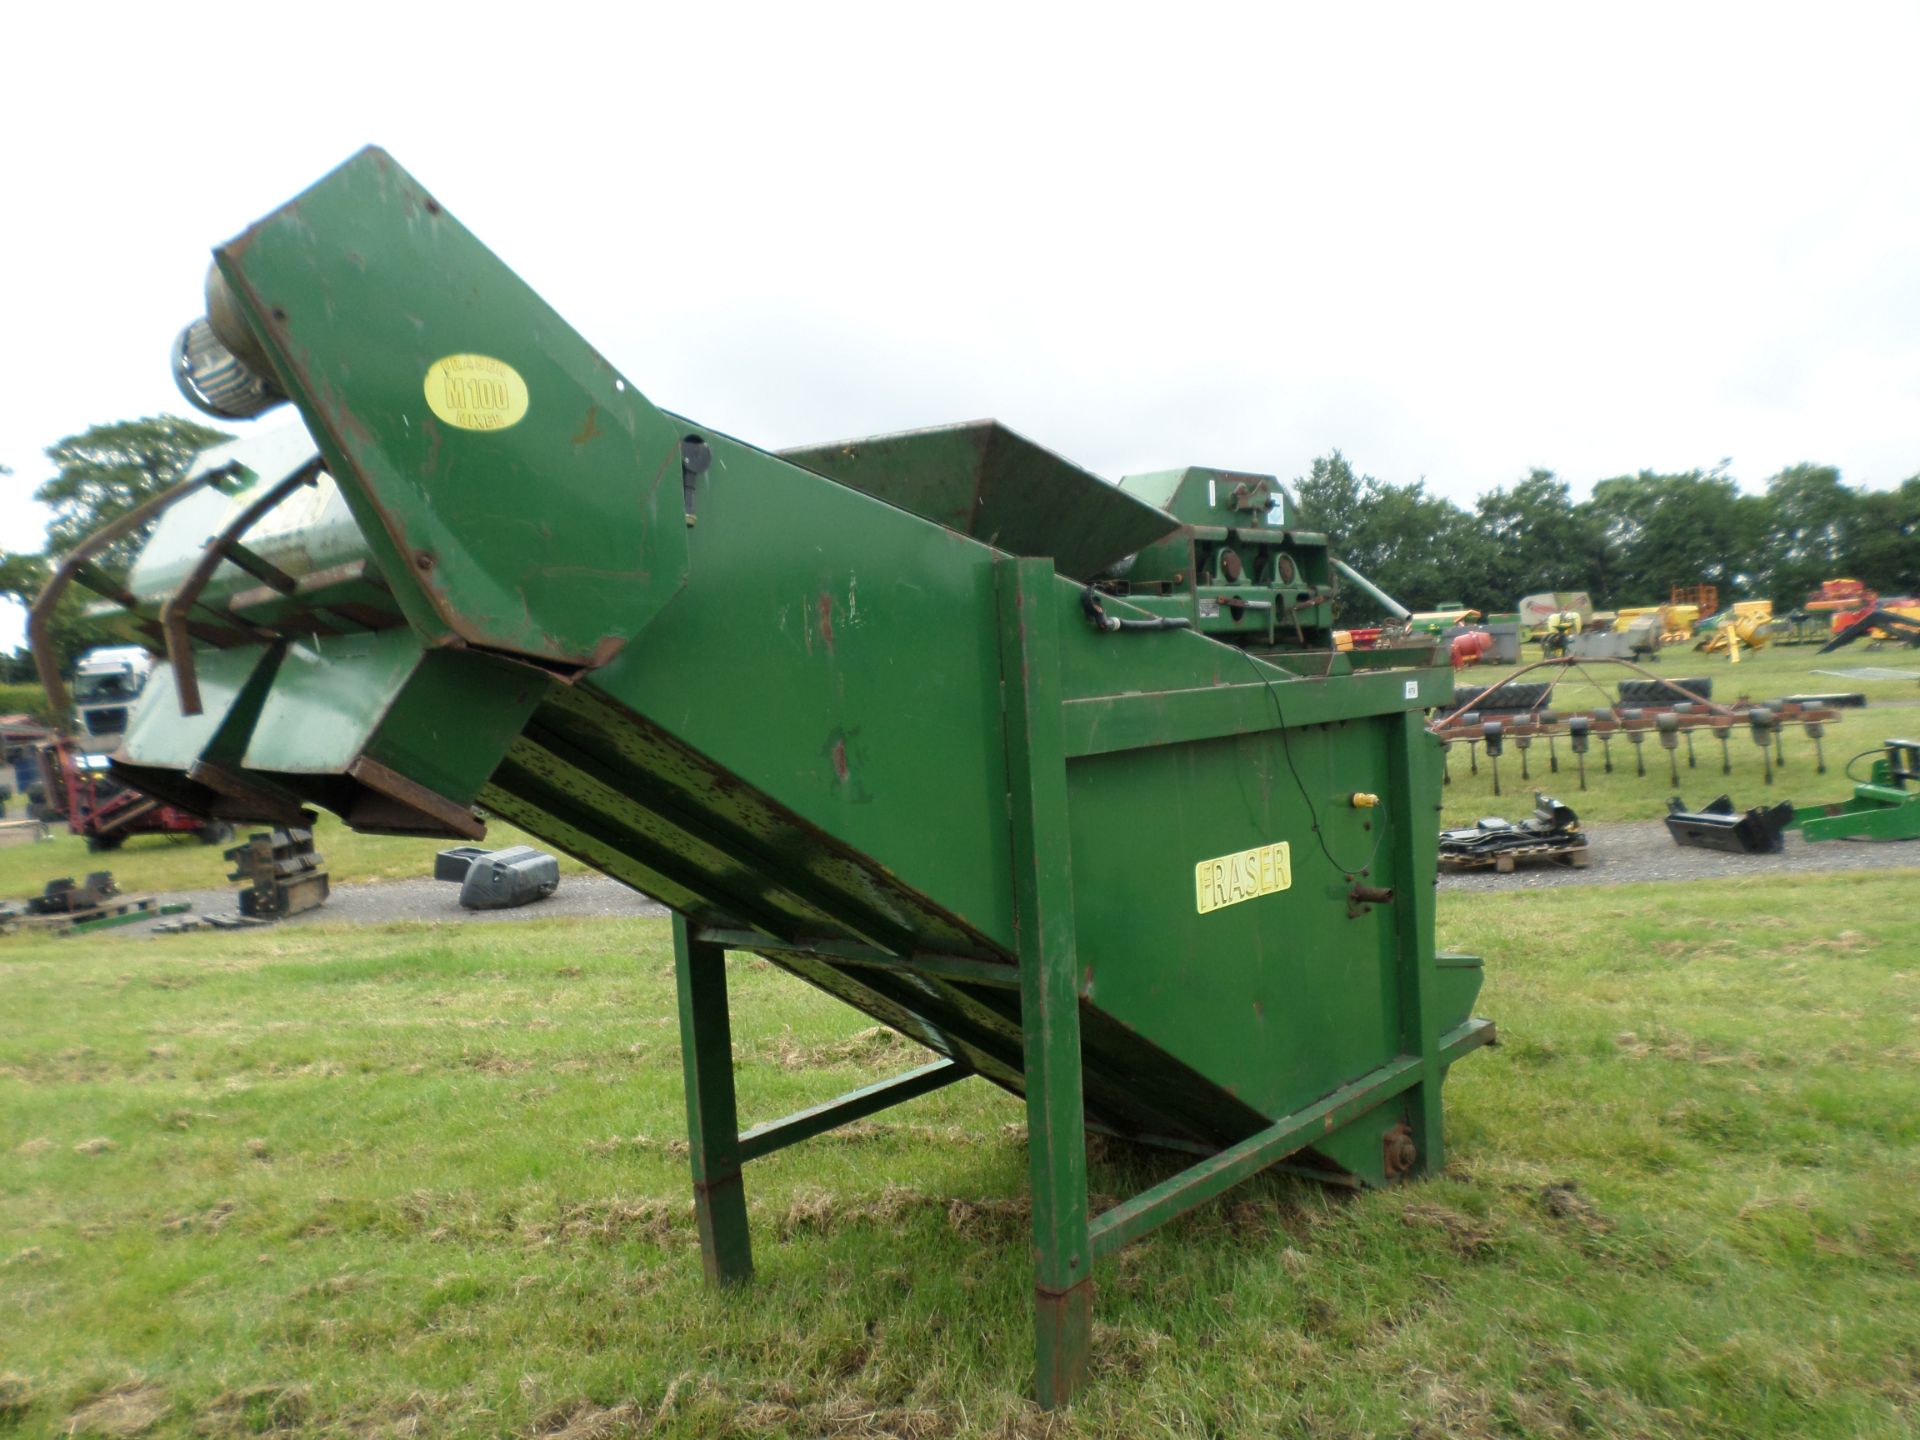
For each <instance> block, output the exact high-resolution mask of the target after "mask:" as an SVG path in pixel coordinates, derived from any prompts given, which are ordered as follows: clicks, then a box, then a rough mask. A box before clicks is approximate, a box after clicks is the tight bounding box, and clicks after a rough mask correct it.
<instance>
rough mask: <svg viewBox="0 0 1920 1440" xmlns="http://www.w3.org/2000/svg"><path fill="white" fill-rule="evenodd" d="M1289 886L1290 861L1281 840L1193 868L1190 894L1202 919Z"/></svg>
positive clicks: (1288, 853)
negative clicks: (1191, 891) (1212, 913)
mask: <svg viewBox="0 0 1920 1440" xmlns="http://www.w3.org/2000/svg"><path fill="white" fill-rule="evenodd" d="M1292 884H1293V861H1292V859H1291V858H1290V852H1289V850H1288V848H1287V842H1286V841H1284V840H1282V841H1281V842H1280V843H1279V844H1277V845H1256V846H1255V847H1254V848H1253V849H1251V850H1237V851H1235V852H1234V853H1233V854H1231V855H1222V856H1221V857H1220V858H1219V859H1218V860H1202V861H1201V862H1200V863H1199V864H1198V865H1196V866H1194V867H1193V893H1194V898H1195V900H1196V902H1197V904H1198V908H1199V911H1200V913H1201V914H1202V915H1205V914H1207V913H1208V912H1210V911H1213V910H1222V909H1225V908H1226V907H1227V906H1229V905H1238V904H1239V903H1240V902H1241V901H1242V900H1258V899H1259V898H1260V897H1261V896H1262V895H1273V894H1276V893H1278V892H1279V891H1281V890H1285V889H1287V888H1288V887H1290V886H1291V885H1292Z"/></svg>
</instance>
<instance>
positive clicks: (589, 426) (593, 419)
mask: <svg viewBox="0 0 1920 1440" xmlns="http://www.w3.org/2000/svg"><path fill="white" fill-rule="evenodd" d="M599 438H600V407H599V406H598V405H589V406H587V418H586V419H585V420H583V421H581V422H580V428H579V429H578V430H576V431H574V432H573V443H574V444H576V445H584V444H586V443H587V442H588V441H589V440H598V439H599Z"/></svg>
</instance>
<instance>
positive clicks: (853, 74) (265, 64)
mask: <svg viewBox="0 0 1920 1440" xmlns="http://www.w3.org/2000/svg"><path fill="white" fill-rule="evenodd" d="M223 16H231V17H232V19H231V21H230V22H223V19H222V17H223ZM1916 53H1920V7H1916V6H1914V5H1912V4H1902V5H1848V4H1825V5H1819V6H1813V5H1805V4H1801V5H1778V6H1771V5H1757V4H1740V5H1726V6H1709V5H1681V4H1671V3H1668V4H1658V5H1648V6H1636V5H1626V4H1613V5H1607V6H1581V7H1573V6H1559V5H1541V4H1528V5H1513V6H1506V5H1500V6H1492V5H1487V6H1473V5H1446V6H1441V5H1430V4H1429V5H1419V6H1406V7H1402V6H1363V5H1354V6H1329V5H1324V4H1320V5H1314V6H1311V7H1306V6H1302V7H1297V8H1296V7H1294V6H1290V5H1284V4H1269V5H1263V6H1249V7H1245V8H1226V9H1221V8H1216V7H1209V6H1205V5H1198V4H1184V5H1178V6H1167V5H1151V6H1149V5H1140V6H1124V5H1115V4H1111V3H1109V4H1105V5H1099V6H1088V7H1085V8H1078V7H1076V8H1075V9H1073V10H1066V9H1058V10H1056V9H1054V8H1053V7H1049V6H1047V5H1044V4H1039V3H1031V4H1026V5H1020V6H1015V7H1010V8H1006V9H1000V8H997V7H994V6H990V5H983V4H964V5H945V6H939V7H934V6H923V5H914V4H906V3H893V4H888V5H880V6H873V7H861V8H860V9H858V10H856V9H852V8H844V7H836V6H833V5H831V4H824V3H816V4H805V5H796V4H787V5H779V6H771V7H766V8H764V9H762V8H752V9H749V8H746V7H733V6H728V5H725V4H717V3H716V4H706V5H699V6H674V7H671V8H670V9H668V8H666V7H663V8H662V9H661V10H660V11H658V12H656V11H655V10H654V9H653V7H649V6H645V5H632V4H628V5H620V6H608V7H605V8H604V9H601V8H596V7H576V6H571V5H566V4H559V3H551V0H549V3H543V4H538V5H524V4H517V5H513V6H502V7H497V8H496V7H492V6H489V5H486V4H483V3H477V0H463V3H459V4H453V5H447V4H437V5H423V6H417V7H416V6H407V5H405V4H403V3H401V0H388V3H386V4H382V5H377V6H359V5H353V4H332V3H329V4H325V5H318V6H315V5H301V6H295V5H274V6H240V7H227V8H225V9H224V10H223V9H220V8H218V7H216V8H214V9H207V8H204V7H201V8H195V9H193V10H185V9H180V8H179V7H173V6H163V5H152V4H145V5H140V6H137V7H125V8H124V9H123V8H120V7H116V6H113V5H102V4H92V5H86V6H77V5H74V6H52V5H44V6H43V5H32V6H28V5H14V6H9V7H6V12H5V15H4V18H0V236H4V245H5V252H6V258H7V263H6V265H5V267H4V271H0V274H4V279H0V286H4V290H3V291H0V293H4V295H5V309H4V318H5V325H4V344H0V464H4V465H8V466H11V467H12V469H13V471H14V474H13V476H12V477H11V478H0V546H5V547H8V548H16V549H19V548H36V547H37V546H38V544H39V543H40V540H41V538H42V537H41V517H40V516H39V514H38V513H37V507H35V506H34V505H33V504H32V502H31V499H30V495H31V492H32V490H33V489H34V487H35V486H36V485H37V484H39V483H40V482H41V481H42V480H44V479H45V478H46V475H47V469H46V465H45V460H44V456H43V454H42V452H43V451H44V449H45V447H46V446H48V445H49V444H51V443H53V442H54V441H56V440H58V439H60V438H61V437H62V436H65V435H69V434H72V433H74V432H76V431H79V430H82V429H84V428H85V427H86V426H88V425H89V424H92V423H95V422H99V421H106V420H114V419H121V418H125V417H130V416H135V415H143V414H151V413H155V412H158V411H162V410H172V411H175V412H185V411H186V407H185V405H184V403H183V402H182V401H180V399H179V398H178V396H177V394H176V392H175V391H174V389H173V387H172V384H171V381H170V379H169V377H168V374H167V363H166V361H167V348H168V345H169V343H170V341H171V340H172V338H173V334H174V332H175V331H176V330H177V329H178V328H179V327H180V326H181V325H182V324H183V323H185V322H186V321H187V320H189V319H191V318H192V317H193V316H194V315H196V314H198V313H199V311H200V284H201V280H202V276H203V273H204V270H205V265H206V260H207V252H208V250H209V248H210V247H211V246H212V245H214V244H215V243H217V242H219V241H221V240H223V239H225V238H227V237H229V236H231V235H233V234H235V233H236V232H238V231H239V230H241V229H242V228H244V227H245V226H246V225H247V224H248V223H250V222H251V221H252V220H254V219H256V218H257V217H259V216H260V215H262V214H264V213H265V212H266V211H268V210H269V209H271V208H273V207H274V206H275V205H277V204H279V203H280V202H282V201H284V200H286V199H288V198H290V197H291V196H292V195H294V194H295V193H296V192H298V191H299V190H301V189H302V188H304V187H305V186H306V185H308V184H310V183H312V182H313V181H314V180H316V179H317V178H319V176H320V175H321V174H323V173H324V172H325V171H326V170H328V169H330V168H331V167H332V166H333V165H335V164H337V163H338V162H339V161H341V160H343V159H344V158H346V157H347V156H348V155H349V154H350V153H352V152H353V151H354V150H355V149H357V148H358V147H359V146H361V145H362V144H365V143H367V142H369V141H371V142H374V143H378V144H380V145H383V146H385V147H386V148H387V149H389V150H390V151H392V153H393V154H394V156H395V157H396V158H397V159H398V160H399V161H400V162H401V164H403V165H405V166H406V167H407V168H408V169H410V170H412V171H413V173H414V174H415V175H416V176H418V177H419V178H420V179H421V180H422V181H423V182H424V183H425V184H426V185H428V186H429V187H431V188H432V190H433V191H434V193H435V194H436V196H437V197H438V198H439V199H440V200H441V201H442V202H443V203H444V204H445V205H446V206H447V207H448V208H449V209H450V210H452V211H453V212H454V213H455V214H456V215H458V216H459V217H460V219H461V220H462V221H463V222H464V223H465V224H466V225H467V226H468V227H469V228H470V229H472V230H473V231H474V232H475V233H476V234H478V235H479V236H480V238H481V239H482V240H483V241H485V242H486V243H487V244H489V245H490V246H491V247H492V248H493V249H494V250H495V251H496V252H498V253H499V254H500V255H501V256H503V257H504V258H505V260H506V261H507V263H508V264H510V265H512V266H513V267H514V268H515V269H517V270H518V271H519V272H520V273H521V274H522V275H523V276H524V277H525V278H526V279H527V280H528V281H529V282H530V283H531V284H532V285H533V286H534V287H535V288H536V289H538V290H540V291H542V292H544V293H545V295H546V296H547V298H548V299H549V300H550V301H552V302H553V304H554V305H555V306H556V307H557V308H558V309H559V310H560V311H561V313H562V314H564V315H566V316H567V317H568V318H569V319H571V320H572V321H573V323H574V324H575V325H576V326H577V327H578V328H579V329H580V330H581V332H582V333H583V334H585V335H586V337H587V338H588V339H589V340H590V341H592V342H594V343H595V344H596V345H597V346H599V348H600V349H601V350H602V351H603V352H605V353H606V354H607V355H608V356H609V357H610V358H612V359H613V361H614V362H615V363H616V364H618V365H619V366H620V367H621V368H622V369H623V371H624V372H625V373H626V375H627V376H628V377H629V379H631V380H632V381H633V382H634V383H635V384H636V385H637V386H638V387H639V388H640V389H641V390H642V391H643V392H645V393H646V394H647V395H648V396H649V398H651V399H653V400H654V401H655V402H657V403H659V404H661V405H664V406H666V407H668V408H670V409H673V410H676V411H679V412H681V413H684V414H687V415H690V416H693V417H695V418H696V419H699V420H700V421H702V422H704V423H706V424H708V425H710V426H712V427H713V428H715V429H719V430H724V431H728V432H730V433H733V434H735V435H738V436H740V437H742V438H744V439H746V440H749V441H752V442H754V443H757V444H761V445H765V446H767V447H769V448H774V447H779V446H784V445H792V444H798V443H801V442H805V441H816V440H826V439H835V438H840V437H844V436H852V435H860V434H867V433H872V432H877V431H884V430H893V429H901V428H906V427H910V426H918V425H928V424H937V423H940V422H944V421H952V420H962V419H971V418H977V417H981V416H989V415H990V416H995V417H997V418H998V419H1000V420H1002V421H1004V422H1005V423H1007V424H1009V425H1011V426H1013V427H1014V428H1015V429H1017V430H1020V431H1023V432H1024V433H1026V434H1027V435H1029V436H1031V437H1032V438H1033V439H1035V440H1038V441H1040V442H1041V443H1042V444H1045V445H1047V446H1049V447H1050V448H1052V449H1055V450H1057V451H1059V452H1061V453H1062V454H1064V455H1066V456H1067V457H1068V458H1070V459H1073V460H1076V461H1078V462H1080V463H1081V464H1083V465H1086V466H1088V467H1089V468H1091V469H1094V470H1097V471H1099V472H1101V473H1103V474H1106V475H1109V476H1115V475H1119V474H1123V473H1126V472H1128V471H1133V470H1144V469H1154V468H1162V467H1166V466H1170V465H1176V464H1183V463H1210V464H1220V465H1232V466H1238V467H1244V468H1248V469H1256V470H1266V471H1272V472H1275V473H1278V474H1279V475H1280V476H1282V477H1283V478H1291V477H1292V476H1294V475H1297V474H1299V473H1301V472H1303V471H1304V470H1305V469H1306V467H1307V466H1308V465H1309V464H1310V463H1311V461H1312V459H1313V457H1314V456H1315V455H1317V454H1324V453H1325V452H1326V451H1327V450H1328V449H1330V448H1332V447H1335V446H1338V447H1340V448H1341V449H1342V450H1344V451H1345V452H1346V453H1347V455H1348V456H1349V458H1351V459H1352V460H1353V461H1354V462H1355V464H1356V465H1358V466H1359V467H1361V468H1362V469H1364V470H1367V471H1370V472H1371V473H1373V474H1376V475H1379V476H1380V477H1382V478H1383V479H1391V480H1396V481H1404V480H1414V479H1418V478H1421V477H1423V476H1424V477H1425V478H1426V480H1427V482H1428V484H1429V485H1430V486H1432V487H1433V488H1434V489H1436V490H1438V491H1440V492H1442V493H1444V494H1446V495H1449V496H1451V497H1453V498H1454V499H1456V500H1459V501H1462V502H1469V501H1471V499H1472V497H1473V496H1474V495H1476V494H1478V493H1479V492H1481V491H1483V490H1485V489H1488V488H1490V487H1492V486H1494V485H1499V484H1503V483H1507V482H1510V481H1512V480H1514V479H1517V478H1519V477H1521V476H1523V475H1525V473H1526V472H1527V470H1528V469H1529V468H1530V467H1533V466H1536V465H1538V466H1545V467H1548V468H1551V469H1554V470H1557V471H1558V472H1560V473H1561V474H1562V475H1564V476H1565V477H1567V478H1568V479H1569V480H1572V481H1573V482H1574V483H1575V486H1576V488H1577V489H1584V488H1585V487H1586V486H1587V485H1589V484H1590V483H1591V482H1592V481H1594V480H1596V479H1600V478H1604V477H1605V476H1608V475H1614V474H1619V473H1622V472H1627V471H1632V470H1636V469H1640V468H1643V467H1647V468H1656V469H1686V468H1691V467H1694V466H1703V467H1704V466H1711V465H1714V464H1716V463H1718V462H1719V461H1720V460H1721V458H1722V457H1731V458H1732V461H1733V473H1734V474H1735V475H1736V476H1738V477H1739V478H1740V479H1741V480H1742V481H1743V482H1745V483H1747V484H1749V485H1757V484H1758V483H1759V482H1760V481H1762V480H1763V479H1764V478H1765V477H1766V476H1767V475H1768V474H1770V473H1772V472H1773V471H1775V470H1778V469H1779V468H1781V467H1782V466H1785V465H1788V464H1792V463H1793V462H1795V461H1799V460H1819V461H1824V462H1828V463H1832V464H1837V465H1839V466H1840V467H1841V468H1842V469H1843V471H1844V472H1845V475H1846V478H1847V479H1848V480H1849V481H1852V482H1854V483H1856V484H1867V485H1873V486H1884V485H1889V484H1894V483H1897V482H1898V481H1899V480H1901V479H1902V478H1904V477H1906V476H1908V475H1911V474H1913V473H1915V472H1916V471H1920V424H1917V423H1916V421H1920V415H1917V414H1916V401H1917V400H1920V267H1917V266H1916V264H1915V260H1914V247H1915V242H1916V237H1920V158H1917V157H1920V145H1917V144H1916V142H1917V141H1920V86H1916V85H1915V84H1914V83H1913V80H1912V64H1913V57H1914V56H1915V54H1916ZM284 416H285V412H281V417H282V420H284ZM268 423H271V422H268ZM18 633H19V630H18V623H17V617H12V618H9V617H5V616H0V644H4V645H11V644H13V643H16V642H17V639H18Z"/></svg>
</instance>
